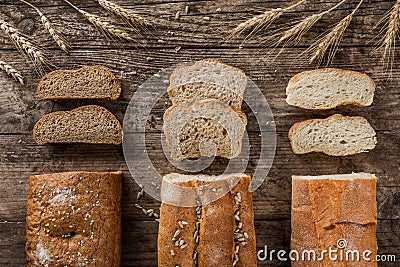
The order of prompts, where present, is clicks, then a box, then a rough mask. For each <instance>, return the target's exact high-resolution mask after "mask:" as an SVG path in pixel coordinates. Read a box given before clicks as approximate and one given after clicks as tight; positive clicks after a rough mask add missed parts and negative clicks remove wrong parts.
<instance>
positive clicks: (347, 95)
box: [286, 68, 376, 110]
mask: <svg viewBox="0 0 400 267" xmlns="http://www.w3.org/2000/svg"><path fill="white" fill-rule="evenodd" d="M375 87H376V86H375V82H374V81H373V80H372V79H371V78H370V77H369V76H368V75H366V74H362V73H359V72H355V71H349V70H340V69H333V68H326V69H318V70H312V71H305V72H302V73H299V74H297V75H295V76H294V77H293V78H291V79H290V81H289V84H288V86H287V88H286V95H287V98H286V102H287V103H288V104H289V105H292V106H297V107H300V108H304V109H319V110H325V109H331V108H335V107H337V106H341V105H347V104H353V105H357V106H370V105H371V104H372V102H373V99H374V93H375Z"/></svg>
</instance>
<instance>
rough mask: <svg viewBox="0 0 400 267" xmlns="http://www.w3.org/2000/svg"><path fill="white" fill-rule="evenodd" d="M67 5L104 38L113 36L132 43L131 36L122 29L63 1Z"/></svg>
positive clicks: (66, 0)
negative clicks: (102, 34)
mask: <svg viewBox="0 0 400 267" xmlns="http://www.w3.org/2000/svg"><path fill="white" fill-rule="evenodd" d="M64 1H65V2H66V3H67V4H69V5H70V6H71V7H72V8H74V9H75V10H76V11H78V12H79V13H81V14H82V15H83V16H84V17H85V18H86V19H87V20H88V21H89V22H90V23H92V24H93V25H94V26H95V27H96V28H97V29H99V30H100V31H101V32H103V33H104V34H105V35H106V36H113V37H117V38H119V39H125V40H127V41H133V38H132V36H131V35H130V34H129V33H128V32H127V31H126V30H125V29H124V28H122V27H119V26H117V25H114V24H111V23H110V22H108V21H107V20H105V19H104V18H102V17H100V16H97V15H94V14H91V13H89V12H86V11H84V10H82V9H80V8H78V7H76V6H75V5H73V4H72V3H71V2H70V1H68V0H64Z"/></svg>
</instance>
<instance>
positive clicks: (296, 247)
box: [291, 173, 377, 267]
mask: <svg viewBox="0 0 400 267" xmlns="http://www.w3.org/2000/svg"><path fill="white" fill-rule="evenodd" d="M376 210H377V208H376V177H375V175H373V174H369V173H353V174H342V175H340V174H339V175H322V176H293V177H292V216H291V218H292V219H291V220H292V227H291V228H292V235H291V250H292V251H297V252H298V253H299V257H300V258H299V259H298V260H296V261H292V266H293V267H321V266H352V267H376V266H377V262H376V261H375V256H376V254H377V240H376V224H377V215H376ZM330 248H331V249H332V250H336V253H334V254H332V255H333V256H335V255H336V256H337V257H338V258H337V260H336V261H335V260H334V259H332V260H331V259H330V258H329V253H328V252H327V251H328V250H329V249H330ZM310 250H311V251H314V252H316V257H317V258H318V259H320V260H315V261H314V260H313V259H311V260H307V257H308V255H309V254H304V252H307V251H310ZM323 250H326V253H325V255H324V257H323V256H321V252H322V251H323ZM349 250H351V251H354V252H355V253H356V252H358V253H359V254H358V255H359V258H358V259H359V261H358V260H357V256H356V254H347V253H348V251H349ZM367 250H369V251H371V254H370V255H367V256H368V257H369V258H370V259H371V261H367V259H364V258H363V253H364V251H367ZM307 253H308V252H307ZM340 254H342V255H343V257H342V260H339V257H340ZM293 255H295V254H293ZM303 255H304V257H305V258H304V260H302V258H301V257H303ZM346 255H348V258H346ZM311 257H312V256H311ZM321 257H322V258H323V259H322V258H321ZM352 257H354V258H352ZM353 259H354V260H353Z"/></svg>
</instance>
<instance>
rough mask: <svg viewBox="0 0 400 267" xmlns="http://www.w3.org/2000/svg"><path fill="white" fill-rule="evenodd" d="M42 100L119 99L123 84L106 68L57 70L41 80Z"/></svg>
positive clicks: (38, 90)
mask: <svg viewBox="0 0 400 267" xmlns="http://www.w3.org/2000/svg"><path fill="white" fill-rule="evenodd" d="M37 92H38V95H39V97H40V98H41V99H85V98H100V99H111V100H115V99H118V97H119V95H120V94H121V84H120V82H119V81H118V79H117V78H116V77H115V76H114V74H112V72H111V71H110V69H108V68H107V67H104V66H85V67H83V68H80V69H78V70H56V71H53V72H50V73H48V74H46V75H45V76H43V78H42V79H41V80H40V82H39V85H38V89H37Z"/></svg>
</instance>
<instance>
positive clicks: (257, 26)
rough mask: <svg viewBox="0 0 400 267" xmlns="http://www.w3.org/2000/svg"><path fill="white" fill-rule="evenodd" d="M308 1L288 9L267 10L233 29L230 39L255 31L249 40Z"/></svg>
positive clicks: (301, 0)
mask: <svg viewBox="0 0 400 267" xmlns="http://www.w3.org/2000/svg"><path fill="white" fill-rule="evenodd" d="M305 1H306V0H300V1H298V2H297V3H295V4H293V5H291V6H289V7H286V8H274V9H271V10H267V11H265V12H264V13H262V14H260V15H257V16H255V17H252V18H251V19H248V20H246V21H245V22H242V23H240V24H239V25H238V26H237V27H236V28H235V29H233V31H232V33H231V35H230V38H232V37H233V36H234V35H238V34H242V33H243V32H244V31H247V30H249V29H253V30H252V31H251V32H250V33H249V34H248V35H247V37H246V39H247V38H249V37H250V36H252V35H254V34H255V33H256V32H257V31H259V30H261V29H262V28H265V27H268V26H269V25H271V24H272V23H273V22H274V21H275V20H277V19H278V18H279V17H280V16H282V14H283V13H285V12H287V11H289V10H291V9H293V8H295V7H297V6H298V5H300V4H302V3H303V2H305Z"/></svg>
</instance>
